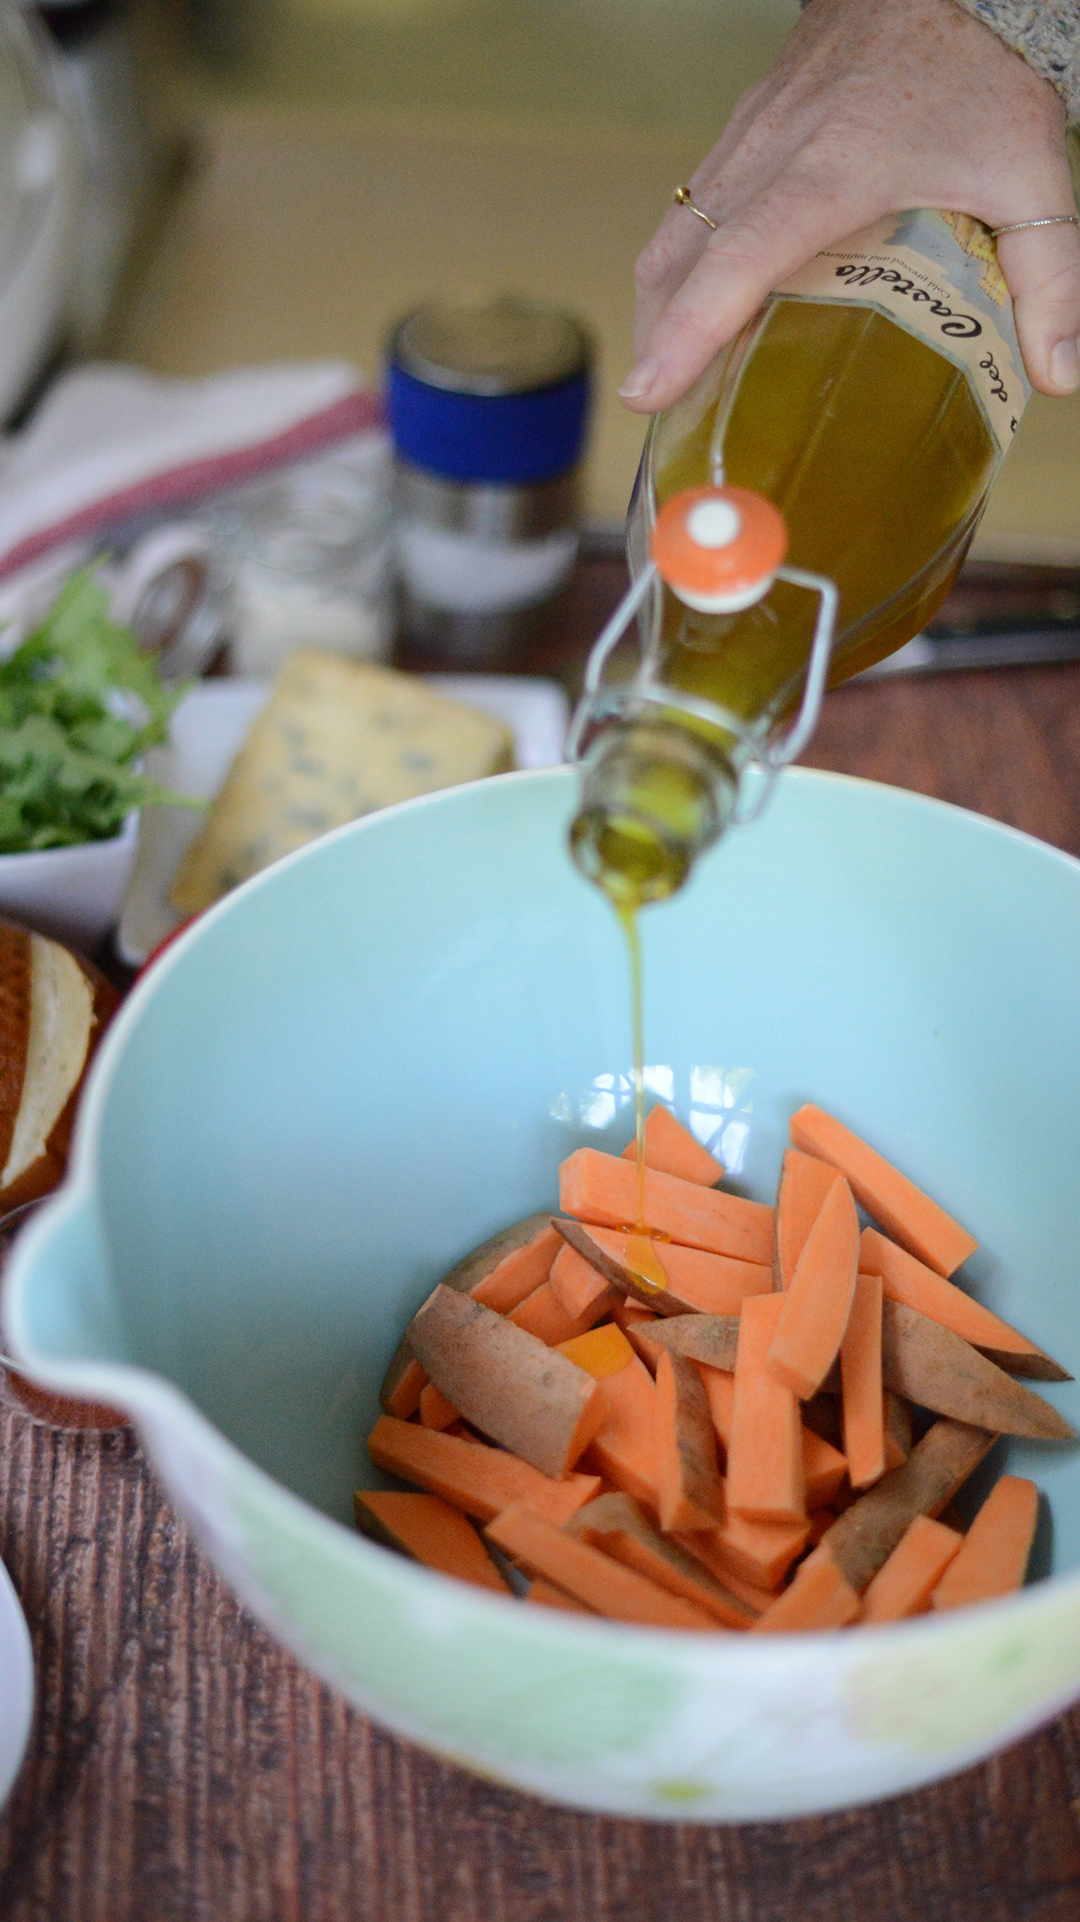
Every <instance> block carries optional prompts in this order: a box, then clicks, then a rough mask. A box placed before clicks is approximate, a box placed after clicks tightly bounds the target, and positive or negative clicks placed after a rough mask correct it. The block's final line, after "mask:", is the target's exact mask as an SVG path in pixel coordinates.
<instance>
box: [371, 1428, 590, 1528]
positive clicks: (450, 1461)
mask: <svg viewBox="0 0 1080 1922" xmlns="http://www.w3.org/2000/svg"><path fill="white" fill-rule="evenodd" d="M368 1454H369V1455H370V1456H371V1459H372V1461H373V1463H374V1464H375V1467H376V1468H382V1469H384V1470H385V1472H386V1473H387V1474H388V1475H397V1476H398V1477H399V1479H400V1480H401V1481H403V1482H413V1483H414V1484H415V1485H416V1486H417V1487H418V1488H425V1489H427V1490H428V1492H429V1493H430V1494H432V1495H441V1496H442V1498H443V1500H444V1501H447V1502H449V1503H450V1504H451V1506H452V1507H453V1508H460V1509H461V1511H462V1513H463V1514H465V1515H471V1516H472V1518H473V1520H474V1521H477V1522H489V1521H491V1519H492V1517H493V1516H494V1515H497V1514H499V1512H500V1511H501V1510H502V1509H504V1508H509V1507H510V1506H511V1505H512V1504H514V1503H520V1504H521V1505H523V1506H525V1507H528V1508H531V1509H533V1510H535V1512H536V1514H538V1515H543V1516H544V1517H545V1518H546V1520H548V1521H549V1522H553V1523H554V1525H555V1527H556V1528H561V1527H562V1525H563V1523H564V1522H567V1521H569V1519H570V1517H571V1515H574V1514H576V1513H577V1511H578V1509H579V1508H582V1507H583V1506H584V1504H585V1503H586V1502H591V1501H594V1500H595V1498H596V1496H597V1495H599V1493H600V1477H599V1475H581V1474H575V1475H569V1476H567V1478H566V1480H565V1481H553V1480H552V1479H551V1477H550V1476H548V1475H540V1474H538V1473H537V1471H536V1469H535V1468H530V1467H529V1465H528V1463H527V1462H522V1461H518V1459H517V1457H516V1455H507V1454H504V1452H503V1450H502V1449H500V1448H489V1447H488V1446H487V1443H486V1442H478V1441H466V1440H464V1439H463V1438H462V1437H460V1436H458V1435H440V1434H437V1433H436V1432H435V1431H434V1430H433V1429H430V1428H420V1427H418V1426H417V1424H416V1423H415V1422H411V1421H398V1420H397V1419H396V1418H395V1417H394V1416H393V1415H380V1417H379V1419H378V1421H377V1422H376V1423H375V1426H374V1428H373V1429H372V1431H371V1434H370V1435H369V1436H368Z"/></svg>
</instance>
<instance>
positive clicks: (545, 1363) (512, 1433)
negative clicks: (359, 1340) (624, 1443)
mask: <svg viewBox="0 0 1080 1922" xmlns="http://www.w3.org/2000/svg"><path fill="white" fill-rule="evenodd" d="M409 1340H410V1341H411V1343H412V1345H413V1350H414V1352H415V1354H416V1356H417V1358H418V1360H420V1361H421V1362H423V1365H424V1367H425V1368H426V1369H427V1371H428V1374H429V1375H430V1376H431V1379H432V1381H433V1382H434V1383H435V1386H436V1387H437V1388H441V1389H442V1392H443V1394H444V1395H445V1396H446V1397H447V1399H448V1400H450V1401H452V1402H453V1404H454V1406H455V1408H458V1409H460V1411H461V1413H462V1415H463V1416H464V1417H465V1420H466V1421H468V1422H471V1423H472V1424H473V1426H474V1427H476V1428H479V1429H480V1431H481V1433H482V1434H485V1435H490V1436H491V1438H492V1440H493V1441H497V1442H501V1443H502V1445H503V1447H504V1448H509V1449H511V1450H512V1451H513V1453H514V1454H515V1455H519V1456H520V1457H521V1459H522V1461H525V1462H528V1463H529V1465H530V1466H531V1467H532V1468H537V1469H539V1471H540V1473H541V1474H542V1475H564V1474H565V1473H566V1471H567V1469H570V1468H572V1467H573V1466H574V1463H575V1462H576V1461H577V1458H578V1456H579V1455H580V1454H581V1452H582V1450H583V1449H584V1448H585V1447H586V1446H587V1444H588V1443H589V1442H590V1441H591V1440H592V1437H593V1436H594V1435H595V1433H596V1431H597V1429H598V1428H599V1426H600V1423H601V1422H602V1421H603V1418H604V1404H603V1401H602V1399H601V1396H600V1393H599V1390H598V1387H597V1384H596V1382H595V1381H594V1380H593V1378H592V1376H591V1375H588V1374H586V1372H585V1370H584V1369H583V1368H576V1367H575V1366H574V1363H573V1362H572V1361H567V1360H566V1357H565V1356H564V1355H557V1354H555V1353H554V1352H553V1351H552V1350H551V1349H550V1348H547V1347H545V1345H544V1343H543V1342H542V1341H538V1340H537V1339H536V1336H535V1335H529V1334H526V1332H525V1330H524V1329H523V1328H516V1327H515V1326H514V1324H513V1322H512V1321H507V1320H506V1318H505V1316H503V1315H496V1314H494V1313H493V1312H492V1310H491V1309H490V1308H485V1307H484V1306H483V1305H482V1303H480V1302H478V1301H472V1300H470V1298H469V1296H468V1295H455V1294H454V1293H453V1291H452V1289H450V1288H442V1287H439V1288H436V1289H435V1290H434V1292H433V1293H432V1294H430V1295H429V1296H428V1299H427V1301H426V1302H425V1303H424V1305H423V1307H422V1308H421V1309H419V1311H418V1312H417V1314H415V1315H414V1316H413V1319H412V1321H411V1322H410V1324H409Z"/></svg>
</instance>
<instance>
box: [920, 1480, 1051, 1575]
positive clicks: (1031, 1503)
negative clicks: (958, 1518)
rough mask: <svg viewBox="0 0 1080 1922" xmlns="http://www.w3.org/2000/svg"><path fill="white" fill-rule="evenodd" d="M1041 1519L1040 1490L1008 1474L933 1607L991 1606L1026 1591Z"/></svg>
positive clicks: (984, 1508)
mask: <svg viewBox="0 0 1080 1922" xmlns="http://www.w3.org/2000/svg"><path fill="white" fill-rule="evenodd" d="M1038 1517H1039V1491H1038V1489H1037V1488H1036V1486H1035V1483H1034V1482H1030V1481H1028V1480H1027V1479H1026V1477H1024V1476H1023V1475H1003V1476H1002V1477H1001V1480H1000V1481H999V1482H996V1483H995V1485H994V1487H993V1488H992V1489H991V1490H990V1493H989V1495H988V1496H987V1498H986V1500H985V1501H984V1503H983V1505H982V1507H981V1508H980V1510H979V1512H978V1514H977V1515H976V1517H975V1520H974V1521H973V1522H972V1524H971V1527H970V1528H969V1529H968V1532H967V1535H966V1536H965V1538H964V1544H963V1547H962V1548H961V1549H960V1552H959V1554H958V1555H957V1556H956V1559H955V1561H953V1562H951V1563H950V1565H949V1567H948V1568H947V1569H946V1571H945V1573H944V1575H943V1576H942V1578H941V1580H940V1582H939V1583H938V1585H937V1587H936V1588H935V1590H934V1592H933V1595H932V1597H931V1602H932V1604H933V1606H934V1608H959V1607H961V1606H962V1605H963V1604H964V1603H967V1602H988V1601H991V1600H992V1599H993V1597H994V1596H996V1595H1009V1594H1011V1593H1012V1591H1013V1589H1015V1588H1020V1587H1022V1586H1023V1581H1024V1576H1025V1574H1026V1573H1027V1565H1028V1557H1029V1555H1030V1554H1031V1544H1032V1540H1033V1539H1034V1535H1035V1524H1036V1522H1037V1520H1038Z"/></svg>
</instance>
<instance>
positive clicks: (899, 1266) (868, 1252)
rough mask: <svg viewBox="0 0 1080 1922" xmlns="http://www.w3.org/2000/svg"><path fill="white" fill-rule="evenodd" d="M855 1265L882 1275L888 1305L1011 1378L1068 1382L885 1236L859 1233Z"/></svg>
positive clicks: (1029, 1345)
mask: <svg viewBox="0 0 1080 1922" xmlns="http://www.w3.org/2000/svg"><path fill="white" fill-rule="evenodd" d="M859 1266H860V1267H861V1268H864V1269H868V1270H869V1271H870V1272H872V1273H873V1274H875V1275H880V1276H881V1278H882V1282H883V1284H884V1288H885V1294H886V1297H887V1299H888V1300H889V1301H900V1302H903V1304H904V1306H905V1308H915V1309H917V1311H918V1312H919V1314H921V1315H929V1317H930V1319H931V1321H939V1322H940V1323H941V1325H942V1327H943V1328H951V1329H952V1331H953V1334H954V1335H960V1336H961V1337H962V1338H963V1340H964V1341H969V1342H970V1343H971V1345H972V1347H973V1348H981V1349H982V1351H983V1354H984V1355H988V1356H989V1358H990V1360H991V1361H996V1362H997V1365H998V1367H999V1368H1005V1369H1007V1370H1008V1372H1009V1374H1010V1375H1027V1376H1029V1377H1031V1378H1032V1379H1033V1380H1036V1381H1071V1379H1072V1377H1071V1375H1069V1373H1068V1372H1067V1370H1066V1369H1064V1368H1062V1367H1061V1366H1060V1364H1059V1363H1058V1362H1056V1361H1054V1360H1053V1358H1052V1357H1051V1356H1050V1355H1047V1354H1044V1352H1043V1350H1042V1349H1041V1348H1036V1346H1035V1344H1034V1342H1032V1341H1028V1339H1027V1336H1026V1335H1021V1334H1018V1333H1017V1330H1016V1329H1015V1328H1010V1326H1009V1324H1008V1322H1007V1321H1002V1320H1001V1319H1000V1318H999V1316H997V1315H993V1314H991V1312H990V1310H989V1308H984V1307H983V1305H982V1303H981V1302H980V1301H974V1300H973V1299H972V1297H971V1296H970V1295H966V1294H965V1293H964V1291H963V1289H962V1288H957V1287H956V1286H955V1285H954V1283H953V1282H951V1281H943V1280H942V1278H941V1276H940V1275H936V1274H935V1273H934V1271H933V1269H932V1268H927V1266H926V1264H925V1263H924V1262H921V1261H916V1259H915V1256H914V1255H909V1254H908V1252H907V1250H906V1249H905V1248H898V1247H897V1246H896V1243H895V1242H894V1241H890V1240H889V1238H888V1236H887V1235H879V1234H878V1232H877V1230H876V1228H864V1229H863V1233H862V1242H861V1250H860V1258H859Z"/></svg>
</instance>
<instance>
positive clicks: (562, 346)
mask: <svg viewBox="0 0 1080 1922" xmlns="http://www.w3.org/2000/svg"><path fill="white" fill-rule="evenodd" d="M390 359H391V362H392V363H393V364H394V365H396V366H398V367H401V368H403V369H404V371H405V372H406V373H407V374H411V375H412V376H413V379H414V380H421V381H423V382H424V383H425V384H426V385H427V386H429V387H442V388H445V389H447V390H448V391H449V392H451V393H456V394H482V395H486V396H489V397H494V396H495V395H499V394H527V393H535V392H536V391H537V389H539V388H543V387H557V386H559V385H561V383H562V382H563V381H566V380H571V379H573V378H574V376H575V375H580V374H583V373H584V372H585V371H586V369H587V368H588V365H589V362H590V359H591V344H590V341H589V337H588V335H587V333H586V332H585V329H584V328H583V327H582V326H581V325H580V324H579V323H578V321H576V320H574V319H573V317H572V316H571V315H570V314H564V313H561V312H560V311H559V309H558V308H556V307H545V306H542V305H541V304H540V303H539V302H534V301H528V300H519V299H518V298H516V296H514V295H512V294H506V295H503V296H501V297H500V298H499V299H497V300H489V301H485V302H484V303H483V304H482V305H478V306H465V305H459V304H456V303H452V302H450V301H433V302H432V303H431V305H430V306H427V307H418V308H417V309H416V310H415V311H414V312H413V313H411V314H407V315H406V316H405V319H404V320H403V321H401V322H400V323H399V325H398V326H397V328H396V329H395V330H394V335H393V338H392V340H391V343H390Z"/></svg>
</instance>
